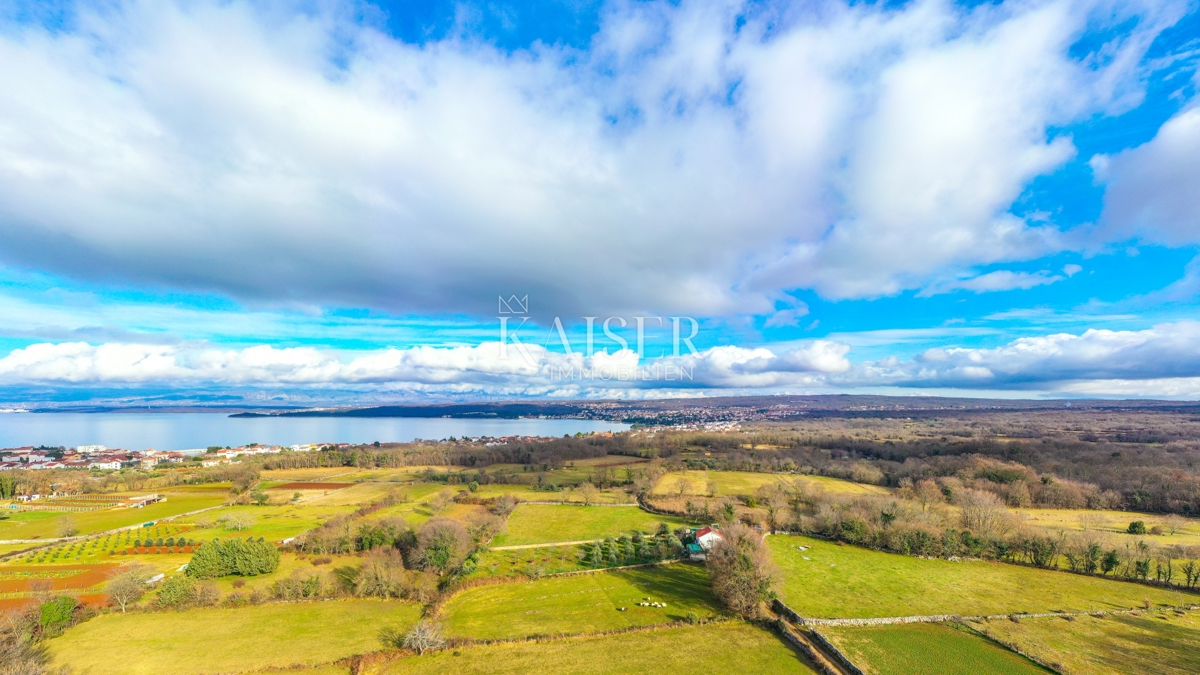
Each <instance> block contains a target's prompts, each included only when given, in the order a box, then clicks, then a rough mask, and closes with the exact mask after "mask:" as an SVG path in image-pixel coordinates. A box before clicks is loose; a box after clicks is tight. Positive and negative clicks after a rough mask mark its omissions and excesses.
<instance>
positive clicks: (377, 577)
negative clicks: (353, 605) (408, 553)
mask: <svg viewBox="0 0 1200 675" xmlns="http://www.w3.org/2000/svg"><path fill="white" fill-rule="evenodd" d="M354 592H355V594H357V595H361V596H370V597H376V598H400V597H403V596H404V594H405V584H404V559H403V558H401V557H400V552H399V551H397V550H396V549H394V548H387V549H375V550H372V551H371V552H370V553H368V554H367V555H365V556H363V565H362V568H361V569H360V570H359V572H358V578H357V579H356V580H355V583H354Z"/></svg>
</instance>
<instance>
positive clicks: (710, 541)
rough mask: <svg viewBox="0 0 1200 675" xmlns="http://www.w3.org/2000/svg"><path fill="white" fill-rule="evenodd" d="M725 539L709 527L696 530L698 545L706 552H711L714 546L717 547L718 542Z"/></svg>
mask: <svg viewBox="0 0 1200 675" xmlns="http://www.w3.org/2000/svg"><path fill="white" fill-rule="evenodd" d="M724 538H725V537H722V536H721V533H720V532H718V531H716V530H714V529H713V528H711V527H708V526H705V527H702V528H700V529H699V530H696V543H697V544H700V546H701V547H702V548H703V549H704V550H705V551H707V550H710V549H711V548H712V547H713V546H716V545H717V542H718V541H720V540H722V539H724Z"/></svg>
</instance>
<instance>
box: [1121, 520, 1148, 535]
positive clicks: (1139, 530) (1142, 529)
mask: <svg viewBox="0 0 1200 675" xmlns="http://www.w3.org/2000/svg"><path fill="white" fill-rule="evenodd" d="M1126 531H1127V532H1129V534H1146V523H1145V522H1144V521H1141V520H1135V521H1133V522H1132V523H1130V524H1129V528H1128V529H1127V530H1126Z"/></svg>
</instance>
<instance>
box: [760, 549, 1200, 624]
mask: <svg viewBox="0 0 1200 675" xmlns="http://www.w3.org/2000/svg"><path fill="white" fill-rule="evenodd" d="M767 545H768V548H769V549H770V551H771V557H772V559H773V560H774V561H775V563H776V564H777V565H778V566H779V568H780V572H781V578H780V582H781V583H780V585H779V595H780V598H781V599H782V600H783V601H784V602H785V603H787V604H788V605H789V606H790V607H791V608H792V609H793V610H795V611H796V612H797V613H799V614H800V615H801V616H808V617H814V618H817V617H828V618H838V617H840V618H860V617H881V616H911V615H928V614H962V615H980V614H1009V613H1014V612H1051V611H1055V610H1064V611H1090V610H1093V609H1095V610H1100V609H1129V608H1131V607H1137V606H1141V604H1142V602H1143V599H1148V600H1150V602H1151V603H1153V604H1159V605H1174V604H1177V603H1178V602H1179V598H1180V595H1179V594H1178V593H1176V592H1174V591H1164V590H1162V589H1158V588H1153V587H1150V586H1144V585H1141V584H1133V583H1128V582H1124V581H1115V580H1111V579H1100V578H1096V577H1085V576H1081V575H1077V574H1068V573H1066V572H1056V571H1053V570H1042V569H1035V568H1031V567H1023V566H1019V565H1009V564H1005V563H997V562H984V561H964V562H951V561H948V560H923V559H921V558H914V557H912V556H904V555H898V554H893V553H881V552H879V551H871V550H868V549H864V548H859V547H857V546H848V545H847V546H839V545H837V544H834V543H831V542H827V541H823V540H819V539H810V538H808V537H792V536H773V537H768V538H767ZM797 546H807V547H809V548H808V550H805V551H800V550H798V549H797V548H796V547H797ZM1192 597H1194V596H1192Z"/></svg>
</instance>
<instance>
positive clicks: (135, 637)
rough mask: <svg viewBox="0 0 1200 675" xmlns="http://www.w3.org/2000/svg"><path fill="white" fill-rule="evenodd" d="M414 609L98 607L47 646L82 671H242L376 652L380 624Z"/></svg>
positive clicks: (402, 621) (412, 614)
mask: <svg viewBox="0 0 1200 675" xmlns="http://www.w3.org/2000/svg"><path fill="white" fill-rule="evenodd" d="M419 614H420V607H419V606H417V605H414V604H409V603H401V602H396V601H391V602H385V601H381V600H342V601H329V602H311V603H287V604H270V605H259V606H256V607H243V608H239V609H219V608H209V609H193V610H188V611H185V612H154V613H145V614H142V613H139V614H105V615H103V616H99V617H96V618H94V619H92V620H91V621H88V622H86V623H83V624H80V625H79V626H76V627H75V628H72V629H71V630H69V631H67V633H66V634H64V635H63V636H62V637H59V638H55V639H53V640H50V641H48V642H47V645H48V646H49V650H50V654H51V655H52V657H53V663H54V664H55V665H66V666H69V667H70V668H71V669H72V670H73V672H76V673H88V674H89V675H110V674H111V675H140V674H143V673H144V674H146V675H153V674H157V673H173V674H174V675H205V674H208V673H229V672H245V671H251V670H260V669H264V668H269V667H287V666H293V665H317V664H322V663H329V662H331V661H335V660H337V659H341V658H345V657H347V656H352V655H354V654H361V653H365V652H369V651H375V650H378V649H381V648H382V645H381V644H380V642H379V629H380V628H381V627H383V626H403V625H408V624H412V623H414V622H415V621H416V620H417V617H418V615H419ZM134 647H136V648H134Z"/></svg>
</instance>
